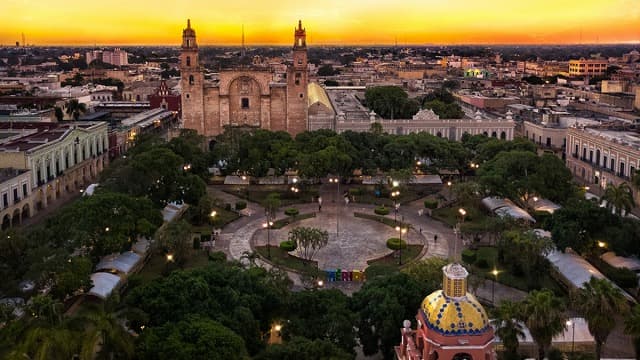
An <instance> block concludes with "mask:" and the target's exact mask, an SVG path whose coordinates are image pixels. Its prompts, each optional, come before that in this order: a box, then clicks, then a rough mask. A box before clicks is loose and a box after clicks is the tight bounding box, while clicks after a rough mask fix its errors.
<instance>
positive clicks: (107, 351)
mask: <svg viewBox="0 0 640 360" xmlns="http://www.w3.org/2000/svg"><path fill="white" fill-rule="evenodd" d="M116 303H117V299H114V298H110V299H107V301H106V302H105V303H101V304H91V305H88V306H87V307H85V308H84V310H83V311H82V312H81V313H80V314H79V320H80V321H82V322H83V323H84V324H85V331H84V337H83V341H82V349H81V358H82V359H93V358H95V357H94V356H95V355H96V348H97V349H99V350H98V354H97V355H99V357H98V358H100V359H113V358H114V355H117V356H118V358H120V359H131V358H133V353H134V345H133V338H132V337H131V335H130V334H129V333H128V332H127V330H125V328H124V327H123V325H122V324H121V323H120V320H119V319H118V318H117V317H116V313H115V307H114V305H115V304H116Z"/></svg>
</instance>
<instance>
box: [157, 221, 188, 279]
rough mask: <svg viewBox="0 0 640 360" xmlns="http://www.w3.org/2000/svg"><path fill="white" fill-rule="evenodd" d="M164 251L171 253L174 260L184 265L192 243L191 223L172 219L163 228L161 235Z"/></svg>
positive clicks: (179, 264)
mask: <svg viewBox="0 0 640 360" xmlns="http://www.w3.org/2000/svg"><path fill="white" fill-rule="evenodd" d="M159 240H160V244H161V247H162V251H163V253H166V254H171V255H172V256H173V261H175V262H176V264H178V266H180V267H182V266H183V265H184V263H185V261H186V255H187V252H188V251H189V249H190V247H191V244H190V243H189V240H191V225H190V224H189V223H188V222H186V221H184V220H178V221H172V222H170V223H169V224H167V225H166V227H164V229H162V231H161V233H160V236H159Z"/></svg>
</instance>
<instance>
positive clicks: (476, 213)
mask: <svg viewBox="0 0 640 360" xmlns="http://www.w3.org/2000/svg"><path fill="white" fill-rule="evenodd" d="M461 208H463V209H464V210H465V211H466V212H467V215H466V216H465V218H464V222H465V223H482V222H484V221H485V219H486V218H487V214H485V212H484V211H482V209H480V208H479V207H477V206H465V205H461V206H453V207H444V208H439V209H434V210H433V211H432V213H431V216H432V217H433V218H434V219H436V220H439V221H442V222H443V223H445V224H448V225H449V226H451V227H455V226H456V225H457V224H458V222H460V220H462V217H461V215H460V209H461Z"/></svg>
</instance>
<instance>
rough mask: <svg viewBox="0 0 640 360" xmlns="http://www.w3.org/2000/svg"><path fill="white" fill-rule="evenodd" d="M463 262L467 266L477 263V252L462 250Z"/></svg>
mask: <svg viewBox="0 0 640 360" xmlns="http://www.w3.org/2000/svg"><path fill="white" fill-rule="evenodd" d="M462 261H464V262H465V263H467V264H473V263H475V262H476V252H475V251H473V250H469V249H464V250H462Z"/></svg>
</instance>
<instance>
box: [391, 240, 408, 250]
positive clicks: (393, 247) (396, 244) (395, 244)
mask: <svg viewBox="0 0 640 360" xmlns="http://www.w3.org/2000/svg"><path fill="white" fill-rule="evenodd" d="M401 244H402V245H401ZM387 247H388V248H389V249H391V250H400V248H401V247H402V249H406V248H407V242H406V241H404V240H402V241H401V240H400V239H399V238H396V237H392V238H389V239H388V240H387Z"/></svg>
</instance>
